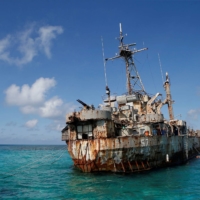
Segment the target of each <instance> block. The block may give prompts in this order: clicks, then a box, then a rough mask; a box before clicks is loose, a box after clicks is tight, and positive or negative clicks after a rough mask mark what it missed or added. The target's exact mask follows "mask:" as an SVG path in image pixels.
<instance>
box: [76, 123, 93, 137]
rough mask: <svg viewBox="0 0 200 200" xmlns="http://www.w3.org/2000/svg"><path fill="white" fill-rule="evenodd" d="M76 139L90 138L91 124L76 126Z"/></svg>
mask: <svg viewBox="0 0 200 200" xmlns="http://www.w3.org/2000/svg"><path fill="white" fill-rule="evenodd" d="M77 132H78V139H80V140H81V139H89V138H92V125H91V124H89V125H82V126H77Z"/></svg>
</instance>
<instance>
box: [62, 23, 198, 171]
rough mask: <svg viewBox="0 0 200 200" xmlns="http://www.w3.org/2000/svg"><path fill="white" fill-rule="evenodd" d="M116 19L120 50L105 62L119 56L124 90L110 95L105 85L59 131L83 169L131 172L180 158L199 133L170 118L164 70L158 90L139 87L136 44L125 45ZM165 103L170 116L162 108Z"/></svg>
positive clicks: (190, 153) (189, 153)
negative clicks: (96, 99) (101, 95)
mask: <svg viewBox="0 0 200 200" xmlns="http://www.w3.org/2000/svg"><path fill="white" fill-rule="evenodd" d="M123 39H124V36H123V34H122V27H121V24H120V36H119V41H120V46H119V55H117V56H115V57H112V58H108V59H106V61H109V60H113V59H116V58H122V59H124V61H125V67H126V79H127V93H126V94H125V95H121V96H111V95H110V89H109V87H108V86H106V94H107V97H106V98H105V99H104V104H103V105H102V106H101V107H100V108H98V109H95V108H94V106H90V105H87V104H86V103H84V102H83V101H81V100H79V99H78V100H77V101H78V102H79V103H80V104H82V106H83V108H82V110H81V111H79V112H72V113H69V114H67V116H66V124H67V126H66V127H65V128H64V129H63V131H62V140H63V141H66V143H67V148H68V151H69V154H70V155H71V157H72V159H73V161H74V165H75V166H76V167H78V168H79V169H81V170H82V171H83V172H93V171H113V172H136V171H143V170H149V169H152V168H155V167H165V166H170V165H175V164H181V163H185V162H186V161H187V160H188V159H191V158H193V157H195V156H196V155H197V154H198V152H199V150H200V138H199V137H197V136H196V135H195V132H194V131H193V132H192V131H190V130H189V129H188V128H187V124H186V121H183V120H177V119H174V114H173V107H172V104H173V101H172V97H171V92H170V81H169V75H168V74H167V73H166V80H165V82H164V88H165V91H166V98H165V100H164V101H161V100H160V99H159V96H160V93H157V94H155V95H153V96H150V95H149V94H148V93H147V92H146V91H145V88H144V85H143V83H142V80H141V78H140V76H139V73H138V71H137V68H136V66H135V63H134V59H133V55H134V54H135V53H138V52H141V51H143V50H147V48H143V49H140V50H131V49H130V48H131V47H132V46H134V45H135V43H133V44H128V45H126V44H124V42H123ZM165 104H167V106H168V111H169V118H170V120H165V119H164V116H163V114H162V113H161V108H162V106H163V105H165Z"/></svg>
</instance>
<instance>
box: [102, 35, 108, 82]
mask: <svg viewBox="0 0 200 200" xmlns="http://www.w3.org/2000/svg"><path fill="white" fill-rule="evenodd" d="M101 43H102V54H103V65H104V74H105V83H106V86H108V82H107V76H106V61H105V56H104V47H103V37H102V36H101Z"/></svg>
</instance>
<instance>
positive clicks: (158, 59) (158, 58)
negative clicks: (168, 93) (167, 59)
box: [158, 53, 164, 84]
mask: <svg viewBox="0 0 200 200" xmlns="http://www.w3.org/2000/svg"><path fill="white" fill-rule="evenodd" d="M158 60H159V64H160V73H161V76H162V81H163V84H164V78H163V72H162V65H161V61H160V55H159V53H158Z"/></svg>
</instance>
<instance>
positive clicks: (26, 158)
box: [0, 145, 200, 200]
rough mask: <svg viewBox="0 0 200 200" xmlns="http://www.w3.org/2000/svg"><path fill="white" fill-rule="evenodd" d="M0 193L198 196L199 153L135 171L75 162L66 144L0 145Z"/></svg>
mask: <svg viewBox="0 0 200 200" xmlns="http://www.w3.org/2000/svg"><path fill="white" fill-rule="evenodd" d="M0 199H42V200H44V199H48V200H50V199H63V200H64V199H71V200H73V199H147V200H153V199H195V200H196V199H200V159H197V158H195V159H193V160H192V161H190V162H189V163H187V164H186V165H181V166H177V167H172V168H165V169H159V170H154V171H148V172H145V173H134V174H115V173H91V174H86V173H82V172H80V171H78V170H77V169H75V168H74V166H73V162H72V160H71V158H70V156H69V154H68V152H67V150H66V146H62V145H60V146H59V145H58V146H54V145H0Z"/></svg>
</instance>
